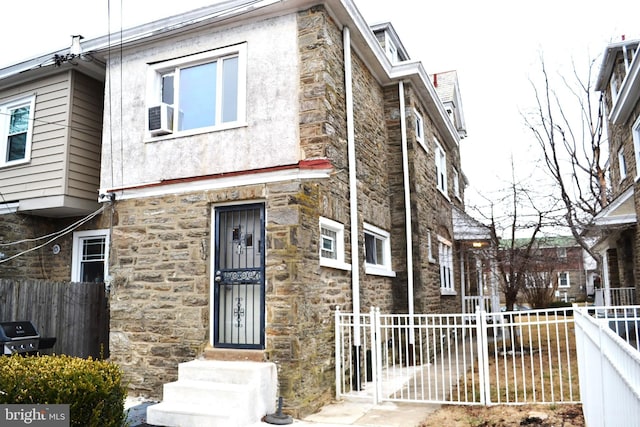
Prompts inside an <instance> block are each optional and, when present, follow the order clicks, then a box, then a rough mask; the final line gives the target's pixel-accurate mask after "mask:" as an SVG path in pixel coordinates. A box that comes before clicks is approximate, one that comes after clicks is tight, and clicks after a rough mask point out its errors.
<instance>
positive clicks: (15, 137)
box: [0, 96, 35, 167]
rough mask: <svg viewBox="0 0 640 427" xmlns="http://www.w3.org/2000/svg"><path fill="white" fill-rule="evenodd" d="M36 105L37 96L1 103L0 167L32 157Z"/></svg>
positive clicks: (23, 161)
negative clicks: (0, 154) (0, 153)
mask: <svg viewBox="0 0 640 427" xmlns="http://www.w3.org/2000/svg"><path fill="white" fill-rule="evenodd" d="M34 106H35V96H28V97H25V98H20V99H15V100H12V101H10V102H7V103H4V104H0V138H2V140H1V141H0V149H1V150H2V158H0V167H1V166H11V165H14V164H20V163H26V162H28V161H29V160H30V159H31V137H32V133H33V114H34Z"/></svg>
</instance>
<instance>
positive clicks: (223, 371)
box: [178, 360, 276, 384]
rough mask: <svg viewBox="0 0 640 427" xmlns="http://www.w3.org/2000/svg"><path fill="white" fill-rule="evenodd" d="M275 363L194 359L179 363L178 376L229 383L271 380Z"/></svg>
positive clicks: (186, 378)
mask: <svg viewBox="0 0 640 427" xmlns="http://www.w3.org/2000/svg"><path fill="white" fill-rule="evenodd" d="M274 375H276V373H275V365H273V364H272V363H264V362H244V361H221V360H192V361H190V362H185V363H181V364H180V365H178V378H180V379H185V380H199V381H213V382H218V383H229V384H250V383H255V382H262V381H264V380H269V379H270V378H272V377H273V376H274Z"/></svg>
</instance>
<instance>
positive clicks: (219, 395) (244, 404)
mask: <svg viewBox="0 0 640 427" xmlns="http://www.w3.org/2000/svg"><path fill="white" fill-rule="evenodd" d="M276 389H277V369H276V366H275V364H273V363H266V362H248V361H247V362H240V361H216V360H193V361H190V362H185V363H181V364H180V365H178V381H175V382H172V383H167V384H165V385H164V387H163V401H162V402H161V403H159V404H157V405H153V406H149V407H148V408H147V422H148V423H149V424H155V425H160V426H171V427H174V426H181V427H198V426H208V427H209V426H210V427H216V426H224V427H235V426H238V427H246V426H249V425H253V424H255V423H257V422H259V421H260V419H261V418H262V417H263V416H264V415H266V414H272V413H274V412H275V410H276Z"/></svg>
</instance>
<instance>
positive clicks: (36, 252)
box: [0, 213, 109, 281]
mask: <svg viewBox="0 0 640 427" xmlns="http://www.w3.org/2000/svg"><path fill="white" fill-rule="evenodd" d="M79 219H81V218H76V217H73V218H43V217H38V216H34V215H25V214H17V213H16V214H7V215H2V216H1V217H0V242H1V243H2V244H3V246H1V247H0V252H1V253H3V254H4V258H5V259H6V258H9V257H11V256H13V255H16V254H18V253H22V252H25V251H29V252H26V253H25V254H24V255H21V256H19V257H17V258H14V259H12V260H10V261H6V262H3V263H2V264H0V278H25V279H42V280H51V281H69V280H71V260H72V253H73V231H80V230H91V229H96V228H108V226H109V225H108V224H109V214H108V213H107V214H101V215H98V216H96V217H95V218H94V219H92V220H91V221H89V222H87V223H85V224H83V225H82V226H81V227H79V228H77V229H73V230H70V232H69V233H66V234H63V235H62V236H60V237H59V238H57V239H55V240H53V241H51V242H49V243H47V244H46V245H44V246H42V247H41V248H38V249H34V248H36V246H39V245H42V244H43V243H45V242H47V241H49V240H51V239H52V238H53V236H51V235H52V234H53V233H58V232H61V231H63V230H65V229H66V228H67V227H69V226H70V225H72V224H73V223H75V222H76V221H78V220H79ZM43 236H50V237H47V238H42V237H43ZM13 243H16V244H13ZM5 245H6V246H5ZM54 245H59V246H60V252H59V253H57V254H55V253H53V246H54Z"/></svg>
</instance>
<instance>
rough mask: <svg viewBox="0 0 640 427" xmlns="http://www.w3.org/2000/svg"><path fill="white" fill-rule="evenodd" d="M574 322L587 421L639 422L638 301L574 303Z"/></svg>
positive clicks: (636, 423)
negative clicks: (593, 306)
mask: <svg viewBox="0 0 640 427" xmlns="http://www.w3.org/2000/svg"><path fill="white" fill-rule="evenodd" d="M575 325H576V342H577V348H578V356H579V357H578V362H579V370H580V392H581V396H582V402H583V405H582V409H583V412H584V416H585V420H586V422H587V425H597V426H604V427H606V426H622V425H624V426H638V425H640V420H639V419H638V414H640V353H639V352H638V342H639V341H640V340H639V339H638V338H639V335H638V328H639V327H640V306H619V307H602V308H601V307H598V308H596V309H589V308H576V310H575Z"/></svg>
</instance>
